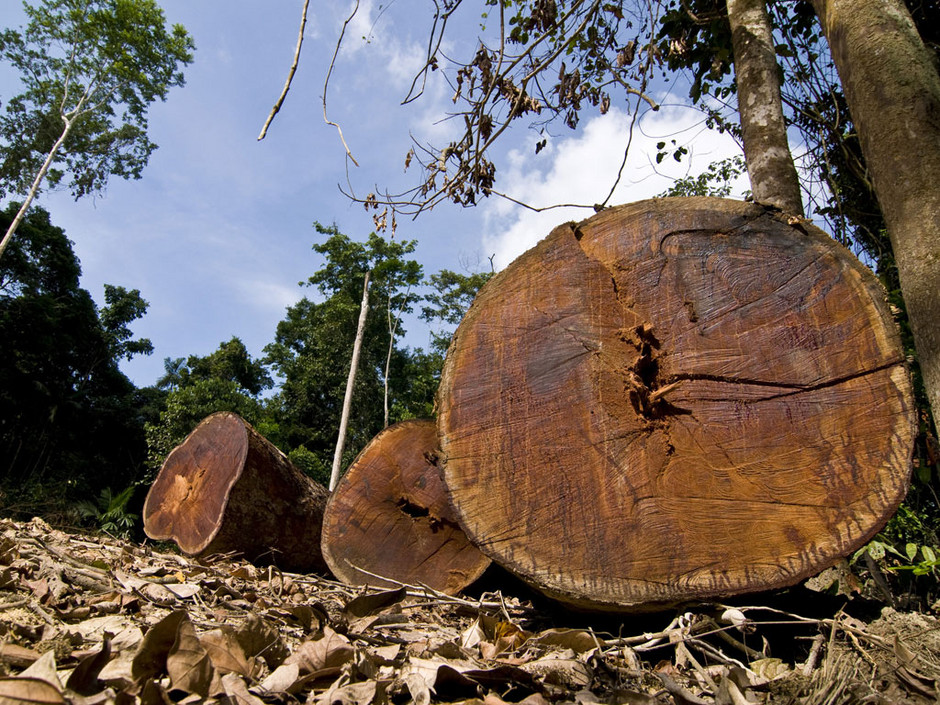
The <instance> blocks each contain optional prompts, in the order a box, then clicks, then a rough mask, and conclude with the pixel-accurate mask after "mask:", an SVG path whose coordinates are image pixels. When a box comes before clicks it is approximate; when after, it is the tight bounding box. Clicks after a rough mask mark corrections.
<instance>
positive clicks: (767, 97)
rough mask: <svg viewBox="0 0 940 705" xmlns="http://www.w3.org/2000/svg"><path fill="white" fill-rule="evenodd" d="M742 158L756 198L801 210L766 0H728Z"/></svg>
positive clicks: (784, 208)
mask: <svg viewBox="0 0 940 705" xmlns="http://www.w3.org/2000/svg"><path fill="white" fill-rule="evenodd" d="M728 20H729V22H730V23H731V42H732V45H733V49H734V74H735V81H736V82H737V86H738V112H739V113H740V116H741V133H742V138H743V140H744V158H745V161H746V162H747V173H748V176H749V177H750V179H751V189H752V190H753V194H754V200H755V201H756V202H757V203H765V204H768V205H771V206H775V207H777V208H779V209H781V210H782V211H784V212H785V213H790V214H792V215H800V216H802V215H803V198H802V196H801V194H800V180H799V177H798V176H797V173H796V167H795V166H794V165H793V156H792V155H791V153H790V145H789V143H788V142H787V127H786V123H785V122H784V119H783V103H782V101H781V99H780V67H779V66H778V65H777V54H776V52H775V51H774V41H773V35H772V30H771V26H770V18H769V17H768V16H767V7H766V4H765V0H728Z"/></svg>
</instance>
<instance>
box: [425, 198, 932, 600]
mask: <svg viewBox="0 0 940 705" xmlns="http://www.w3.org/2000/svg"><path fill="white" fill-rule="evenodd" d="M787 221H788V219H787V217H786V216H785V215H779V214H775V213H774V211H772V210H770V209H767V208H765V207H762V206H760V205H756V204H747V203H742V202H738V201H729V200H722V199H713V198H683V199H670V198H666V199H655V200H652V201H644V202H640V203H635V204H632V205H629V206H623V207H620V208H613V209H610V210H605V211H603V212H601V213H600V214H598V215H596V216H594V217H592V218H590V219H588V220H586V221H584V222H582V223H580V224H567V225H563V226H560V227H559V228H556V229H555V231H554V232H552V234H551V235H549V237H548V238H546V239H545V240H543V241H542V242H541V243H540V244H539V245H537V246H536V247H535V248H533V249H532V250H529V251H528V252H527V253H525V254H524V255H522V256H521V257H519V258H518V259H517V260H516V261H515V262H513V263H512V264H511V265H510V266H509V267H507V268H506V269H505V270H504V271H503V272H501V273H500V274H498V275H496V276H495V277H493V279H491V280H490V281H489V282H488V283H487V284H486V286H484V287H483V289H482V290H481V291H480V294H479V295H478V296H477V298H476V300H475V301H474V303H473V305H472V306H471V307H470V310H469V311H468V312H467V315H466V316H465V317H464V319H463V322H462V323H461V324H460V326H459V327H458V329H457V332H456V334H455V337H454V341H453V342H452V344H451V347H450V350H449V351H448V354H447V359H446V362H445V364H444V370H443V372H442V376H441V385H440V392H439V400H438V408H439V419H438V427H439V431H440V442H441V450H442V453H443V457H442V462H443V465H444V480H445V485H446V486H447V488H448V492H449V493H450V495H451V500H452V502H453V505H454V507H455V509H456V510H457V513H458V519H459V520H460V523H461V525H462V526H463V528H464V530H465V531H466V533H467V535H468V536H469V537H470V539H471V540H472V541H473V542H474V543H475V544H476V545H477V546H479V547H480V548H481V549H482V550H483V552H484V553H486V554H487V555H489V556H490V557H491V558H492V559H494V560H495V561H496V562H498V563H500V564H501V565H502V566H503V567H505V568H507V569H509V570H511V571H512V572H514V573H517V574H518V575H519V576H520V577H522V578H524V579H525V580H527V581H528V582H530V583H532V584H533V585H535V586H536V587H538V588H540V589H542V590H544V591H545V592H547V593H548V594H550V595H553V596H555V597H557V598H559V599H562V600H565V601H568V602H571V603H575V604H580V605H586V606H615V607H620V608H623V607H629V608H639V607H643V606H649V605H650V604H665V603H675V602H683V601H687V600H698V599H711V598H715V597H726V596H728V595H733V594H737V593H745V592H753V591H759V590H768V589H773V588H779V587H783V586H786V585H791V584H793V583H795V582H797V581H799V580H800V579H802V578H805V577H807V576H809V575H811V574H813V573H816V572H818V571H820V570H822V569H823V568H825V567H826V566H828V565H831V564H833V563H835V562H836V561H837V560H838V559H839V558H841V557H843V556H845V555H848V554H849V553H850V552H851V551H853V550H855V549H857V548H858V547H860V546H861V545H863V544H864V543H865V542H866V541H868V540H869V539H870V538H871V537H872V536H873V535H874V534H875V533H876V532H877V531H878V530H879V529H880V528H881V526H883V525H884V523H885V522H886V521H887V520H888V518H889V517H890V516H891V515H892V514H893V513H894V511H895V509H896V508H897V506H898V504H899V503H900V501H901V499H902V498H903V497H904V494H905V492H906V491H907V487H908V480H909V474H910V467H911V452H912V449H913V439H914V434H915V430H916V424H915V419H914V409H913V400H912V393H911V387H910V378H909V376H908V372H907V369H906V368H905V364H904V361H905V358H904V353H903V350H902V347H901V343H900V338H899V335H898V332H897V329H896V326H895V324H894V321H893V319H892V318H891V314H890V312H889V311H888V310H887V307H886V305H885V303H884V290H883V289H882V288H881V286H880V285H879V284H878V281H877V280H876V279H875V277H874V275H872V273H871V271H869V270H868V269H867V268H865V267H864V266H862V265H861V264H860V263H859V262H858V261H857V260H856V259H855V258H854V257H853V256H852V255H851V254H850V253H849V252H848V251H847V250H846V249H845V248H843V247H842V246H841V245H839V244H838V243H836V242H835V241H834V240H832V239H831V238H830V237H828V236H827V235H826V234H825V233H823V232H822V231H820V230H818V229H816V228H814V227H812V226H806V227H805V228H803V227H801V226H796V227H794V226H791V225H789V224H788V222H787Z"/></svg>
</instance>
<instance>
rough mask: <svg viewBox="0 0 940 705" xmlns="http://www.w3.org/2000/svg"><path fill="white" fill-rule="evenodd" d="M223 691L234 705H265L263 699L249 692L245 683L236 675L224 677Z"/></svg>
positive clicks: (227, 674) (231, 674) (228, 674)
mask: <svg viewBox="0 0 940 705" xmlns="http://www.w3.org/2000/svg"><path fill="white" fill-rule="evenodd" d="M222 689H223V690H224V691H225V695H226V696H227V697H228V699H229V700H230V701H231V703H232V705H264V701H263V700H262V699H261V698H259V697H257V696H255V695H252V694H251V693H249V692H248V686H246V685H245V681H243V680H242V679H241V678H240V677H239V676H237V675H236V674H234V673H226V674H225V675H224V676H222Z"/></svg>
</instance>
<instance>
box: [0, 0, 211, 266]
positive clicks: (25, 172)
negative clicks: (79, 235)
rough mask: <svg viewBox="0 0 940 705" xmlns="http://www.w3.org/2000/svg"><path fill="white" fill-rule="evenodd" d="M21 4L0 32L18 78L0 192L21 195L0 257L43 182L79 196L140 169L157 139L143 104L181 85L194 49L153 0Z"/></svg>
mask: <svg viewBox="0 0 940 705" xmlns="http://www.w3.org/2000/svg"><path fill="white" fill-rule="evenodd" d="M24 9H25V12H26V15H27V17H28V18H29V22H28V24H27V25H26V27H24V28H23V29H21V30H15V29H6V30H4V31H3V32H2V33H0V57H2V58H3V59H5V60H6V61H7V62H8V63H9V65H10V66H12V67H13V69H14V70H16V71H17V72H18V74H19V77H20V81H21V82H22V85H23V92H22V93H20V94H18V95H16V96H13V97H10V98H9V99H7V101H6V105H5V110H4V113H3V115H2V116H0V197H3V196H18V197H21V198H23V199H24V201H23V205H22V208H21V209H20V212H19V213H18V214H17V216H16V217H15V218H14V219H13V221H12V222H11V223H10V224H9V226H8V228H7V230H6V235H5V236H4V238H3V241H2V242H0V256H2V255H3V250H4V249H5V248H6V247H7V245H8V242H9V239H10V237H11V236H12V235H13V232H15V230H16V228H17V226H18V224H19V222H20V219H21V218H22V217H23V215H24V214H25V212H26V210H27V209H28V208H29V206H30V204H31V203H32V200H33V199H34V198H35V197H36V195H37V194H38V193H39V192H40V191H41V190H42V189H43V184H44V182H45V184H46V185H47V186H49V187H53V188H54V187H57V186H60V185H63V186H64V185H67V186H68V188H69V189H70V190H71V192H72V194H73V195H74V196H75V198H80V197H82V196H86V195H90V194H96V193H99V192H101V191H102V190H103V189H104V187H105V185H106V184H107V181H108V178H109V177H110V176H112V175H114V176H120V177H122V178H125V179H129V178H135V179H136V178H140V175H141V171H142V170H143V168H144V166H146V164H147V161H148V159H149V157H150V154H151V153H152V152H153V150H154V149H155V148H156V145H155V144H154V143H153V142H151V141H150V139H149V138H148V136H147V127H148V120H147V112H148V108H149V106H150V104H151V103H153V102H154V101H155V100H164V99H165V98H166V96H167V93H168V91H169V90H170V88H172V87H174V86H181V85H182V84H183V80H184V79H183V73H182V70H181V66H182V65H185V64H188V63H189V62H191V61H192V50H193V48H194V44H193V41H192V38H191V37H190V36H189V34H188V33H187V32H186V30H185V29H184V28H183V27H182V25H178V24H176V25H172V26H167V23H166V20H165V18H164V15H163V10H162V9H161V8H160V6H159V5H157V3H156V2H155V1H154V0H38V2H36V3H35V4H32V5H31V4H29V3H24ZM67 175H68V176H70V177H71V178H70V180H68V181H66V176H67Z"/></svg>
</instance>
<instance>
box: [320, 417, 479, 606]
mask: <svg viewBox="0 0 940 705" xmlns="http://www.w3.org/2000/svg"><path fill="white" fill-rule="evenodd" d="M437 455H438V442H437V426H436V425H435V423H434V422H433V421H430V420H412V421H402V422H401V423H397V424H394V425H392V426H389V427H388V428H386V429H385V430H384V431H382V432H381V433H379V434H378V435H377V436H376V437H375V438H373V439H372V441H370V442H369V445H367V446H366V447H365V448H364V449H363V450H362V452H361V453H360V454H359V456H358V457H357V458H356V460H355V461H354V462H353V464H352V465H351V466H350V467H349V470H347V471H346V474H345V475H344V476H343V478H342V479H341V480H340V482H339V484H338V485H337V486H336V489H335V490H334V491H333V494H332V495H330V499H329V502H328V503H327V506H326V513H325V515H324V517H323V538H322V541H321V544H322V549H323V557H324V558H325V559H326V563H327V565H328V566H329V567H330V570H331V571H333V574H334V575H335V576H336V577H337V578H339V579H340V580H342V581H343V582H345V583H349V584H351V585H378V586H389V585H393V584H394V583H390V582H388V581H384V580H382V579H381V578H380V577H378V576H384V577H386V578H391V579H392V580H395V581H398V582H401V583H407V584H412V585H414V584H422V585H427V586H428V587H431V588H434V589H436V590H440V591H442V592H445V593H448V594H451V595H453V594H456V593H458V592H460V591H461V590H462V589H463V588H465V587H467V585H469V584H470V583H472V582H473V581H474V580H476V579H477V578H478V577H480V575H481V574H482V573H483V571H484V570H485V569H486V567H487V566H488V565H489V563H490V560H489V559H488V558H487V557H486V556H484V555H483V554H482V553H481V552H480V551H479V550H478V549H476V548H475V547H474V546H473V545H472V544H471V543H470V541H469V540H468V539H467V537H466V535H465V534H464V533H463V531H462V530H461V529H460V527H459V526H458V525H457V521H456V518H455V517H454V512H453V509H452V508H451V507H450V505H449V504H448V501H447V493H446V492H445V490H444V484H443V482H442V481H441V477H440V471H439V470H438V468H437Z"/></svg>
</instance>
